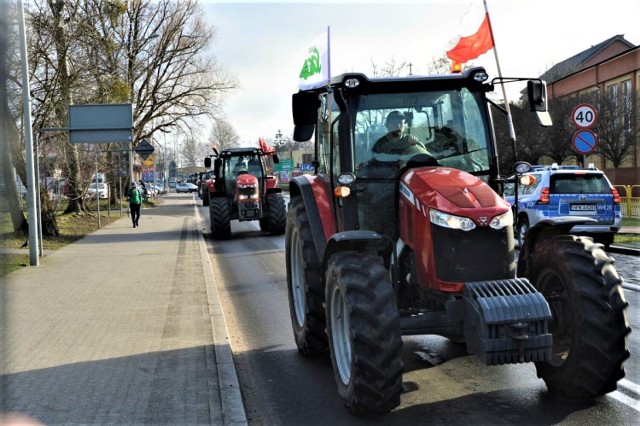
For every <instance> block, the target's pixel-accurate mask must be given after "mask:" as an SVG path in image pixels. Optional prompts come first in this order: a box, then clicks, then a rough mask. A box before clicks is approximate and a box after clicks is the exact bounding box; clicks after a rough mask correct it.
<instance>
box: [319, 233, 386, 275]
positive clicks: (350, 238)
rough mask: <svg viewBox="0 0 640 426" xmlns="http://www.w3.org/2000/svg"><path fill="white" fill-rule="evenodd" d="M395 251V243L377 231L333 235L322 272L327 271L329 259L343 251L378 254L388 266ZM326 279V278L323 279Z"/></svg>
mask: <svg viewBox="0 0 640 426" xmlns="http://www.w3.org/2000/svg"><path fill="white" fill-rule="evenodd" d="M392 250H393V242H392V241H391V239H389V238H385V237H383V236H382V235H380V234H378V233H377V232H375V231H367V230H357V231H344V232H338V233H335V234H333V235H332V236H331V237H330V238H329V241H328V242H327V248H326V249H325V251H324V256H323V257H322V270H323V271H325V270H326V267H327V263H328V262H329V259H330V258H331V256H332V255H333V254H334V253H337V252H341V251H356V252H366V251H369V252H376V253H377V254H378V255H379V256H381V257H382V259H384V262H385V264H386V265H387V266H388V259H389V258H390V255H391V251H392ZM323 279H324V277H323Z"/></svg>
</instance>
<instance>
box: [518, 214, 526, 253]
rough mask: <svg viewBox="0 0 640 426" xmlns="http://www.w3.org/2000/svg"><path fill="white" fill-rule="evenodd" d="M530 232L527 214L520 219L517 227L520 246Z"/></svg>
mask: <svg viewBox="0 0 640 426" xmlns="http://www.w3.org/2000/svg"><path fill="white" fill-rule="evenodd" d="M527 232H529V219H527V217H526V216H523V217H521V218H520V219H518V225H517V227H516V238H517V239H518V244H519V245H520V247H522V245H523V244H524V239H525V236H526V235H527Z"/></svg>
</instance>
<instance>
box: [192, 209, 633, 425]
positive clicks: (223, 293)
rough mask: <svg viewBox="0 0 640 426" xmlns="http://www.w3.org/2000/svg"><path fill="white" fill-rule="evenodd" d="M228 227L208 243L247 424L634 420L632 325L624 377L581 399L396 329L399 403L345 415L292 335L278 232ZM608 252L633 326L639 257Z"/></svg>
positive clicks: (325, 365) (323, 365)
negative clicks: (399, 337)
mask: <svg viewBox="0 0 640 426" xmlns="http://www.w3.org/2000/svg"><path fill="white" fill-rule="evenodd" d="M200 209H201V210H200V214H201V215H202V216H203V217H205V218H208V214H207V211H206V210H205V208H204V207H200ZM205 222H207V223H208V219H207V220H205ZM232 231H233V232H234V235H233V238H232V239H231V240H228V241H222V242H218V241H215V242H212V241H211V240H209V242H208V244H209V253H210V257H211V261H212V264H213V265H214V275H215V278H216V281H217V285H218V289H219V292H220V297H221V302H222V305H223V310H224V312H225V316H226V319H227V324H228V326H229V335H230V339H231V345H232V348H233V351H234V359H235V362H236V367H237V370H238V375H239V380H240V385H241V388H242V394H243V399H244V403H245V407H246V411H247V418H248V420H249V423H250V424H251V425H288V424H305V425H327V424H331V425H358V424H371V423H375V424H380V425H392V424H393V425H397V424H425V423H428V424H580V425H582V424H590V425H609V424H616V425H635V424H637V423H638V418H640V417H639V416H640V371H639V370H640V369H639V368H638V367H637V362H635V361H634V359H636V357H637V356H638V355H635V354H640V343H639V342H640V337H639V336H638V333H632V334H631V336H630V346H631V350H632V358H631V359H630V360H629V361H627V364H626V367H627V377H626V378H625V379H624V381H623V382H621V384H622V385H624V387H622V386H620V387H619V390H618V391H616V392H613V393H611V394H608V395H607V396H604V397H602V398H598V399H596V400H595V401H589V402H576V401H570V400H564V399H558V398H556V397H553V396H551V395H550V394H548V393H547V391H546V387H545V385H544V383H543V382H542V381H541V380H539V379H537V378H536V372H535V367H534V366H533V365H532V364H522V365H508V366H492V367H487V366H484V365H483V364H481V363H480V362H479V361H478V360H477V359H476V358H475V357H474V356H468V355H467V354H466V351H465V349H464V346H461V345H458V344H455V343H453V342H450V341H448V340H446V339H444V338H441V337H438V336H417V337H404V338H403V340H404V349H403V355H402V356H403V361H404V364H405V373H404V376H403V382H404V393H403V395H402V400H401V405H400V406H399V407H398V408H396V409H395V410H394V411H393V412H392V413H390V414H388V415H386V416H383V417H377V418H370V417H365V418H362V417H355V416H353V415H351V414H350V413H349V412H348V411H347V410H346V409H345V407H344V405H343V403H342V401H341V399H340V398H339V396H338V394H337V388H336V385H335V381H334V378H333V370H332V368H331V364H330V362H329V361H328V359H307V358H305V357H303V356H301V355H300V354H299V353H298V351H297V348H296V346H295V343H294V341H293V334H292V331H291V320H290V316H289V306H288V301H287V292H286V275H285V270H284V238H283V237H282V236H279V237H271V236H265V235H264V234H261V233H260V232H259V231H258V227H257V223H254V222H245V223H239V222H237V221H233V222H232ZM615 258H616V260H617V266H618V270H619V272H620V274H621V275H623V277H625V282H627V283H628V284H629V285H631V286H632V288H627V289H626V295H627V299H628V300H629V303H630V307H629V310H628V314H629V319H630V322H631V325H632V328H633V329H634V330H638V329H639V328H640V310H639V309H638V304H639V303H640V295H639V293H638V291H637V289H638V288H640V283H638V282H637V280H638V279H637V272H636V271H637V270H638V267H639V266H640V265H638V261H639V259H638V258H637V257H631V256H625V255H619V254H616V255H615ZM634 286H637V287H635V288H633V287H634Z"/></svg>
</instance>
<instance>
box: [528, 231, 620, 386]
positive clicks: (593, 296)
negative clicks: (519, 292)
mask: <svg viewBox="0 0 640 426" xmlns="http://www.w3.org/2000/svg"><path fill="white" fill-rule="evenodd" d="M531 261H532V267H531V268H530V270H531V273H530V275H531V276H529V277H528V278H529V280H530V281H531V282H532V283H533V285H534V286H535V287H536V288H537V289H538V290H539V291H540V292H541V293H542V294H543V295H544V297H545V299H546V300H547V302H548V303H549V307H550V308H551V314H552V319H551V321H550V323H549V328H550V332H551V333H552V334H553V346H552V349H551V359H549V360H548V361H546V362H537V363H536V370H537V372H538V377H540V378H542V379H543V380H544V381H545V383H546V385H547V388H549V390H550V391H551V392H555V393H558V394H562V395H565V396H569V397H576V398H592V397H596V396H599V395H604V394H605V393H608V392H611V391H613V390H615V389H616V386H617V385H616V383H617V382H618V380H620V379H621V378H622V377H624V368H623V362H624V361H625V360H626V359H627V358H629V350H628V349H627V342H626V336H627V335H628V334H629V333H630V332H631V328H630V327H629V323H628V320H627V315H626V313H625V310H626V308H627V306H628V302H627V301H626V300H625V297H624V293H623V291H622V284H621V279H620V277H619V276H618V273H617V271H616V269H615V267H614V260H613V259H612V258H610V257H608V256H607V254H606V253H605V252H604V251H603V250H602V247H601V246H600V245H599V244H595V243H594V242H593V240H592V239H591V238H586V237H577V236H573V235H561V236H556V237H551V238H547V239H545V240H542V241H541V242H540V243H539V244H538V245H537V246H536V247H534V249H533V252H532V259H531Z"/></svg>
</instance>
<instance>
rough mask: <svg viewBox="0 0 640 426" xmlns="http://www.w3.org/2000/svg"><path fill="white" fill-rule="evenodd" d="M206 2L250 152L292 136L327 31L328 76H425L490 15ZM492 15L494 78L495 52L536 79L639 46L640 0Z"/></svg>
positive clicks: (446, 7)
mask: <svg viewBox="0 0 640 426" xmlns="http://www.w3.org/2000/svg"><path fill="white" fill-rule="evenodd" d="M201 3H202V5H203V8H204V10H205V12H206V19H207V21H208V22H209V24H211V25H213V26H214V28H215V32H216V37H215V42H214V44H213V46H212V53H213V55H214V56H215V57H216V59H217V61H218V63H219V64H220V65H221V66H222V67H223V68H225V69H226V70H227V71H229V72H230V73H232V74H234V75H235V76H236V78H237V79H238V82H239V88H238V89H237V90H235V91H233V92H231V93H230V94H229V95H228V97H227V99H226V103H225V107H224V111H225V119H226V120H227V121H228V122H229V123H230V124H231V125H232V126H233V127H234V128H235V130H236V132H237V133H238V134H239V136H240V141H241V142H242V143H243V144H251V145H254V144H257V140H258V138H259V137H264V138H266V139H273V138H274V135H275V134H276V133H277V132H278V131H281V132H282V133H283V134H285V135H289V136H290V135H291V134H292V132H293V120H292V116H291V95H292V94H293V93H295V92H297V91H298V75H299V73H300V70H301V69H302V65H303V63H304V59H305V57H306V53H307V52H306V47H307V45H309V43H310V42H311V41H312V40H313V39H314V38H315V37H316V36H318V35H319V34H321V33H322V32H323V31H326V29H327V27H328V26H329V27H330V34H331V42H330V52H331V54H330V58H331V74H332V76H335V75H338V74H341V73H343V72H352V71H353V72H363V73H365V74H368V75H371V74H372V71H373V67H372V64H373V63H375V64H377V65H378V66H383V65H384V64H386V63H388V62H391V61H395V62H396V63H401V62H407V63H411V64H412V67H411V72H412V73H413V74H426V73H427V67H428V65H429V64H430V63H431V62H432V61H433V60H434V59H437V58H442V57H444V56H445V52H446V51H447V50H449V49H451V48H452V47H453V45H454V44H455V43H456V42H457V41H458V39H459V37H460V36H461V35H469V34H471V33H473V32H475V31H476V30H477V29H478V27H479V26H480V24H481V21H482V13H483V12H484V9H483V2H482V0H448V1H447V0H413V1H411V0H404V1H402V0H400V1H393V2H392V1H387V2H383V1H372V0H369V1H359V0H351V1H349V2H346V1H337V0H325V1H321V0H316V1H311V0H309V1H307V0H299V1H256V0H254V1H253V2H245V1H242V0H236V1H218V0H201ZM487 8H488V11H489V15H490V18H491V23H492V28H493V33H494V40H495V45H496V47H495V49H494V50H490V51H489V52H487V53H485V54H483V55H481V56H480V57H478V58H477V59H475V60H474V61H473V64H474V65H476V66H484V67H485V68H486V69H487V71H488V72H489V75H490V77H491V78H492V77H495V76H497V75H498V71H497V66H496V55H495V53H496V52H497V59H498V61H499V64H500V70H501V72H502V75H503V76H504V77H534V78H535V77H538V76H540V75H541V74H542V73H544V72H545V71H546V70H548V69H549V68H551V67H552V66H553V65H555V64H557V63H559V62H562V61H563V60H565V59H567V58H569V57H571V56H573V55H575V54H577V53H580V52H582V51H583V50H585V49H588V48H589V47H591V46H593V45H595V44H598V43H600V42H602V41H604V40H606V39H608V38H610V37H613V36H614V35H618V34H620V35H624V36H625V38H626V39H627V40H628V41H629V42H631V43H633V44H640V24H639V23H638V14H637V10H638V6H637V0H609V1H607V2H594V1H580V0H487ZM406 74H409V70H408V69H407V72H406ZM522 88H524V85H518V84H516V83H512V84H510V85H507V97H508V100H509V101H516V100H517V97H518V95H517V94H518V92H519V91H520V90H521V89H522ZM499 95H501V92H500V93H499ZM499 97H501V96H499ZM208 136H209V135H208V134H207V135H206V137H207V138H208Z"/></svg>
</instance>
